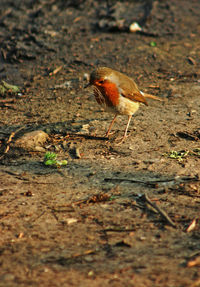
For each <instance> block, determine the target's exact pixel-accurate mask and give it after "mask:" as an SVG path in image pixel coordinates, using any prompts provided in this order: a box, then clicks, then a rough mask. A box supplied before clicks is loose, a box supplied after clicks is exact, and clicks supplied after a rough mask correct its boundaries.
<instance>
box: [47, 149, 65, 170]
mask: <svg viewBox="0 0 200 287" xmlns="http://www.w3.org/2000/svg"><path fill="white" fill-rule="evenodd" d="M43 162H44V164H45V165H47V166H56V167H61V166H63V165H67V160H57V155H56V154H55V153H53V152H46V154H45V155H44V161H43Z"/></svg>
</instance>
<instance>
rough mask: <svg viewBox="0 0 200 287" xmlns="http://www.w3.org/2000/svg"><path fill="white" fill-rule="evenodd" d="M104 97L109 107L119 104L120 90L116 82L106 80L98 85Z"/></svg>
mask: <svg viewBox="0 0 200 287" xmlns="http://www.w3.org/2000/svg"><path fill="white" fill-rule="evenodd" d="M98 88H99V90H100V92H101V93H102V95H103V97H104V98H105V102H106V105H107V106H109V107H113V106H114V107H115V106H117V105H118V104H119V91H118V88H117V86H116V85H115V84H114V83H111V82H109V81H104V83H103V84H102V85H101V86H99V87H98Z"/></svg>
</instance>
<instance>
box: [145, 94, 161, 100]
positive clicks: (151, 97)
mask: <svg viewBox="0 0 200 287" xmlns="http://www.w3.org/2000/svg"><path fill="white" fill-rule="evenodd" d="M142 95H143V96H144V97H145V98H149V99H153V100H157V101H161V102H163V99H161V98H159V97H156V96H153V95H151V94H146V93H142Z"/></svg>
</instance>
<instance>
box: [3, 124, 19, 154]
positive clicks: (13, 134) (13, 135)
mask: <svg viewBox="0 0 200 287" xmlns="http://www.w3.org/2000/svg"><path fill="white" fill-rule="evenodd" d="M23 128H24V126H23V127H20V128H18V129H17V130H16V131H14V132H12V133H11V134H10V136H9V138H8V140H7V142H6V148H5V150H4V152H3V155H2V156H1V157H0V159H1V158H2V157H3V156H4V154H6V153H7V152H8V151H9V149H10V143H11V142H12V140H13V138H14V137H15V135H16V133H18V132H19V131H21V130H22V129H23Z"/></svg>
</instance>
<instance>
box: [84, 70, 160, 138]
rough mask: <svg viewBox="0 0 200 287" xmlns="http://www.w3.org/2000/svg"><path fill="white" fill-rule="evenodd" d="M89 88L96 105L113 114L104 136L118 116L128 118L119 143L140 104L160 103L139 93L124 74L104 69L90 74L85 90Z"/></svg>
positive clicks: (132, 82)
mask: <svg viewBox="0 0 200 287" xmlns="http://www.w3.org/2000/svg"><path fill="white" fill-rule="evenodd" d="M89 86H93V88H94V95H95V98H96V101H97V103H98V104H99V105H101V106H102V107H103V108H104V109H105V110H106V111H108V112H112V113H114V114H115V116H114V118H113V120H112V122H111V124H110V126H109V128H108V131H107V133H106V136H108V135H109V133H110V131H111V128H112V126H113V123H114V122H115V120H116V118H117V116H118V115H127V116H128V122H127V125H126V129H125V132H124V135H123V137H122V140H121V141H120V142H119V143H122V142H123V141H124V140H125V138H126V137H127V131H128V127H129V124H130V121H131V118H132V115H133V114H134V113H135V112H136V111H137V110H138V109H139V106H140V104H144V105H146V106H148V103H147V101H146V98H151V99H154V100H159V101H162V100H161V99H160V98H158V97H156V96H153V95H150V94H146V93H143V92H141V91H140V90H139V89H138V87H137V85H136V83H135V82H134V81H133V80H132V79H131V78H129V77H128V76H126V75H125V74H122V73H120V72H118V71H115V70H113V69H110V68H106V67H100V68H97V69H96V70H94V71H93V72H92V73H91V75H90V79H89V83H88V84H87V85H86V86H85V88H86V87H89Z"/></svg>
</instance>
